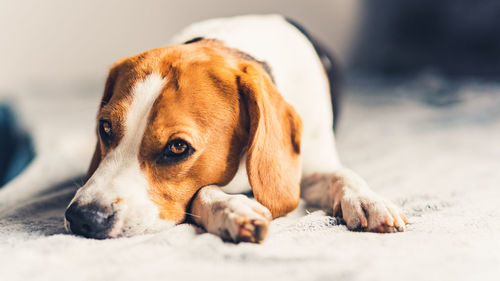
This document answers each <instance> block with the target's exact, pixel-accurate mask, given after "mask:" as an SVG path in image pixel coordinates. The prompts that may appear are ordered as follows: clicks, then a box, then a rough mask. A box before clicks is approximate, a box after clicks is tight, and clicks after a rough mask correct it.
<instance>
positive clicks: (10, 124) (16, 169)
mask: <svg viewBox="0 0 500 281" xmlns="http://www.w3.org/2000/svg"><path fill="white" fill-rule="evenodd" d="M34 155H35V153H34V149H33V144H32V142H31V139H30V138H29V136H28V135H27V134H26V133H25V132H24V131H22V130H21V129H20V128H19V126H18V123H17V122H16V120H15V115H14V113H13V112H12V110H11V109H10V107H8V106H7V105H5V104H0V187H2V186H3V185H5V184H6V183H7V182H9V181H10V180H12V179H13V178H14V177H15V176H17V175H18V174H19V173H21V172H22V171H23V169H24V168H25V167H26V166H27V165H28V164H29V163H30V162H31V160H33V158H34Z"/></svg>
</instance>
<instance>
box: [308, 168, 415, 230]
mask: <svg viewBox="0 0 500 281" xmlns="http://www.w3.org/2000/svg"><path fill="white" fill-rule="evenodd" d="M301 193H302V194H301V195H302V198H303V199H304V200H305V201H306V203H307V204H309V205H312V206H316V207H320V208H322V209H323V210H325V211H326V212H327V213H329V214H333V215H335V216H338V217H341V218H342V219H343V220H344V221H345V223H346V225H347V227H348V228H349V229H351V230H366V231H373V232H397V231H404V229H405V225H406V224H407V223H408V221H407V220H406V218H405V216H404V215H403V213H402V212H401V210H400V209H399V208H398V207H397V206H396V205H394V204H393V203H392V202H390V201H389V200H386V199H385V198H383V197H381V196H379V195H378V194H376V193H375V192H373V191H372V190H371V189H370V188H369V187H368V184H367V183H366V182H365V181H364V180H363V179H362V178H361V177H360V176H358V175H357V174H356V173H354V172H353V171H351V170H349V169H345V168H340V169H338V170H337V171H335V172H333V173H325V174H313V175H310V176H307V177H305V178H304V179H303V180H302V183H301Z"/></svg>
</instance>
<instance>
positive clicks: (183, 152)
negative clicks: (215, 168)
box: [158, 139, 194, 164]
mask: <svg viewBox="0 0 500 281" xmlns="http://www.w3.org/2000/svg"><path fill="white" fill-rule="evenodd" d="M193 152H194V149H193V148H192V147H191V145H189V143H188V142H187V141H185V140H182V139H175V140H171V141H169V142H168V143H167V145H166V146H165V148H164V149H163V151H162V154H161V157H160V158H159V159H158V162H159V163H160V164H171V163H173V162H177V161H180V160H183V159H185V158H186V157H188V156H189V155H191V154H192V153H193Z"/></svg>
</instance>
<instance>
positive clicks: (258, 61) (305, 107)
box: [65, 15, 408, 242]
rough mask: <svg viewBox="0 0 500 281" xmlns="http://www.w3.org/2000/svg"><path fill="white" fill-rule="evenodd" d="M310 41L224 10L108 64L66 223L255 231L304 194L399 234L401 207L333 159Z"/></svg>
mask: <svg viewBox="0 0 500 281" xmlns="http://www.w3.org/2000/svg"><path fill="white" fill-rule="evenodd" d="M309 38H310V37H308V35H307V34H306V33H305V31H304V30H303V29H302V28H300V26H299V25H297V24H296V23H293V22H292V21H291V20H289V19H286V18H284V17H282V16H280V15H250V16H239V17H234V18H220V19H213V20H207V21H203V22H199V23H195V24H193V25H191V26H189V27H187V28H186V29H184V30H183V31H181V32H180V33H179V34H178V35H177V36H175V37H174V39H173V41H172V42H171V44H170V45H169V46H167V47H162V48H158V49H153V50H150V51H147V52H144V53H142V54H139V55H136V56H132V57H128V58H124V59H121V60H119V61H118V62H116V63H115V64H114V66H113V67H112V68H111V70H110V72H109V76H108V78H107V81H106V84H105V89H104V95H103V97H102V100H101V103H100V106H99V109H98V115H97V135H98V141H97V145H96V148H95V153H94V156H93V159H92V161H91V164H90V168H89V170H88V176H87V180H86V182H85V184H84V185H83V186H82V187H81V188H80V189H79V190H78V191H77V192H76V194H75V197H74V198H73V200H72V201H71V202H70V204H69V206H68V208H67V210H66V213H65V226H66V228H67V229H68V230H70V231H72V232H74V233H76V234H79V235H83V236H86V237H92V238H98V239H103V238H112V237H122V236H132V235H137V234H142V233H148V232H154V231H158V230H161V229H164V228H167V227H170V226H172V225H175V224H178V223H181V222H184V221H186V219H188V218H190V219H191V220H192V221H194V223H196V224H198V225H199V226H201V227H203V228H204V229H205V230H206V231H208V232H210V233H213V234H215V235H218V236H220V237H221V238H223V239H224V240H230V241H234V242H240V241H247V242H261V241H262V240H263V239H264V238H265V236H266V233H267V229H268V226H269V223H270V221H271V220H272V219H273V218H276V217H280V216H285V215H286V214H288V213H289V212H291V211H293V210H294V209H295V208H296V207H297V205H298V203H299V200H300V198H301V197H302V198H303V199H304V200H305V202H306V203H307V204H308V205H310V206H315V207H319V208H321V209H323V210H325V211H326V212H327V213H329V214H332V215H335V216H338V217H341V218H342V219H343V221H345V223H346V225H347V227H348V228H349V229H351V230H366V231H374V232H396V231H403V230H404V229H405V225H406V224H407V223H408V222H407V220H406V218H405V216H404V215H403V213H402V212H401V211H400V209H399V208H398V207H397V206H395V205H394V204H393V203H391V202H389V201H388V200H386V199H384V198H382V197H381V196H379V195H377V194H375V193H374V192H373V191H372V190H370V188H369V187H368V185H367V184H366V182H365V181H364V180H363V179H362V178H361V177H359V176H358V175H357V174H356V173H354V172H353V171H351V170H349V169H347V168H345V167H343V166H342V165H341V163H340V161H339V158H338V155H337V152H336V148H335V139H334V131H333V130H332V128H333V112H332V111H333V110H332V108H334V107H332V104H331V101H332V100H333V101H335V100H334V99H332V97H331V91H333V90H334V89H335V85H336V83H337V81H332V78H333V75H332V72H331V70H332V65H331V64H332V62H333V61H332V60H331V58H330V57H329V55H328V54H327V53H326V52H325V51H324V50H323V49H322V48H321V46H320V45H319V44H317V43H315V42H311V40H310V39H309ZM250 190H251V191H252V192H253V195H254V197H255V199H251V198H249V197H248V196H246V195H243V194H241V193H245V192H248V191H250Z"/></svg>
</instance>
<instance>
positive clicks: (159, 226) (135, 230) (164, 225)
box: [64, 218, 176, 239]
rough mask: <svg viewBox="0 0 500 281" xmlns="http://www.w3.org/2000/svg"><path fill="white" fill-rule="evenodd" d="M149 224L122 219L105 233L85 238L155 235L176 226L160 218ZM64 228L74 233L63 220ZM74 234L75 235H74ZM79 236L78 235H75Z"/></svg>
mask: <svg viewBox="0 0 500 281" xmlns="http://www.w3.org/2000/svg"><path fill="white" fill-rule="evenodd" d="M149 221H150V223H149V224H147V225H145V224H144V223H141V224H138V223H127V222H126V221H125V220H124V219H117V220H116V221H115V223H114V224H113V226H112V227H111V229H110V230H109V231H107V232H106V233H97V234H94V235H93V236H85V237H87V238H93V239H111V238H120V237H132V236H138V235H143V234H151V233H157V232H161V231H165V230H168V229H170V228H172V227H174V226H175V225H176V223H175V222H172V221H168V220H163V219H160V218H155V219H153V220H149ZM64 228H65V229H66V231H67V232H68V233H74V232H73V231H72V230H71V226H70V223H69V222H68V221H67V220H66V218H65V219H64ZM75 234H76V233H75ZM77 235H79V234H77Z"/></svg>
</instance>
